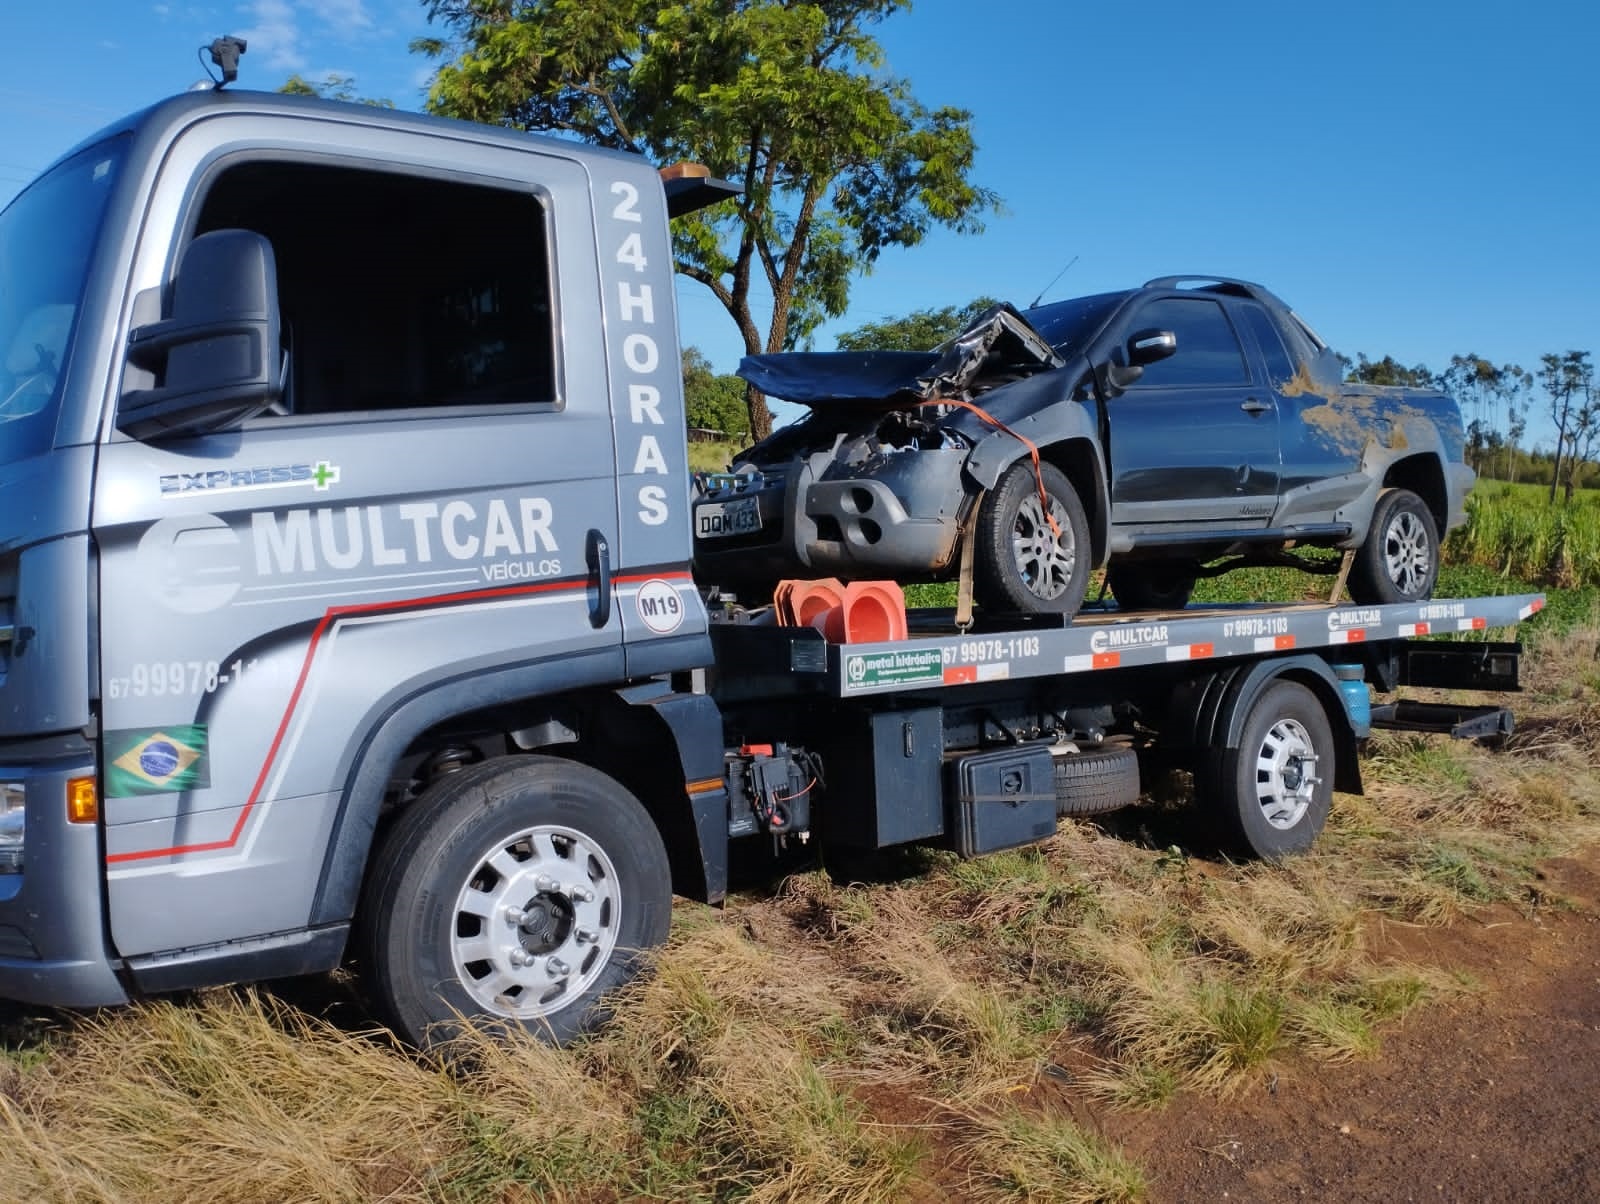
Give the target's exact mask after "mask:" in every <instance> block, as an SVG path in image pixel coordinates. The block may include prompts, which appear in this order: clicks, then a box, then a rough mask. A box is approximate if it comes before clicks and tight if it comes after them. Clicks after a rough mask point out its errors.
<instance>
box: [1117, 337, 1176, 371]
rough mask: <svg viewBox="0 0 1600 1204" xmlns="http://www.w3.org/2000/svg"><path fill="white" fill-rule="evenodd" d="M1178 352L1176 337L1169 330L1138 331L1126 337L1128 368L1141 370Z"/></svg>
mask: <svg viewBox="0 0 1600 1204" xmlns="http://www.w3.org/2000/svg"><path fill="white" fill-rule="evenodd" d="M1177 350H1178V336H1177V335H1175V334H1173V333H1172V331H1170V330H1139V331H1135V332H1134V333H1133V334H1131V335H1129V336H1128V366H1129V367H1131V368H1143V367H1144V366H1145V365H1146V364H1153V363H1155V362H1156V361H1158V360H1164V359H1166V358H1167V357H1169V356H1171V355H1172V354H1173V353H1175V352H1176V351H1177Z"/></svg>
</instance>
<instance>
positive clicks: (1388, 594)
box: [1350, 489, 1439, 606]
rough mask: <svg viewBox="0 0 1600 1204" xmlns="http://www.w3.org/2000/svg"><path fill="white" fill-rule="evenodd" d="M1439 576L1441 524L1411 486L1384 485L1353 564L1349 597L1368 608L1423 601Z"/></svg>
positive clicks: (1431, 595) (1431, 591)
mask: <svg viewBox="0 0 1600 1204" xmlns="http://www.w3.org/2000/svg"><path fill="white" fill-rule="evenodd" d="M1438 577H1439V528H1438V525H1437V524H1436V523H1435V522H1434V521H1433V512H1432V511H1431V510H1429V509H1428V503H1426V502H1424V501H1423V500H1422V499H1421V498H1420V497H1418V496H1417V495H1416V494H1414V493H1412V492H1411V490H1409V489H1385V490H1384V491H1383V492H1382V493H1380V494H1379V495H1378V504H1377V505H1376V506H1374V507H1373V508H1372V527H1371V528H1370V529H1369V530H1368V531H1367V538H1366V540H1365V541H1364V542H1363V543H1362V545H1361V547H1360V548H1358V549H1357V550H1356V555H1355V562H1354V563H1353V564H1352V565H1351V566H1350V597H1351V599H1352V600H1353V601H1355V602H1358V603H1361V604H1362V605H1364V606H1372V605H1385V604H1387V603H1390V602H1423V601H1426V600H1427V599H1429V598H1431V597H1433V584H1434V582H1435V581H1436V580H1437V579H1438Z"/></svg>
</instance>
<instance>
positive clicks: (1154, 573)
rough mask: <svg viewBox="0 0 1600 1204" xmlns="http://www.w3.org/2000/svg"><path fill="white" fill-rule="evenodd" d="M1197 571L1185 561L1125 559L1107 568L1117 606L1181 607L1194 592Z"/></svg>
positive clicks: (1127, 608)
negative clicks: (1126, 560) (1132, 560)
mask: <svg viewBox="0 0 1600 1204" xmlns="http://www.w3.org/2000/svg"><path fill="white" fill-rule="evenodd" d="M1194 581H1195V577H1194V572H1193V570H1192V569H1191V568H1190V567H1189V566H1188V565H1187V564H1184V563H1182V562H1168V561H1160V560H1155V561H1134V562H1132V563H1128V562H1125V561H1118V562H1114V563H1112V564H1111V565H1109V566H1108V567H1107V568H1106V584H1107V585H1109V586H1110V587H1111V596H1112V597H1114V598H1115V599H1116V600H1117V609H1118V610H1182V609H1183V608H1184V607H1185V606H1187V605H1189V598H1190V595H1192V594H1193V593H1194Z"/></svg>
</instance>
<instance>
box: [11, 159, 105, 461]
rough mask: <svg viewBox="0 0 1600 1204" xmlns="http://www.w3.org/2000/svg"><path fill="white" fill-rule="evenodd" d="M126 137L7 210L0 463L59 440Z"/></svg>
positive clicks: (52, 175) (49, 178)
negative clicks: (91, 270) (73, 356)
mask: <svg viewBox="0 0 1600 1204" xmlns="http://www.w3.org/2000/svg"><path fill="white" fill-rule="evenodd" d="M121 155H122V143H121V141H115V142H108V143H102V144H100V145H98V146H93V147H90V148H89V149H88V150H86V151H84V152H82V153H81V154H78V155H74V156H73V157H72V158H71V159H68V160H67V161H66V162H65V163H62V164H61V165H60V166H58V167H56V168H54V169H53V170H51V171H50V172H48V173H47V174H45V175H43V176H40V177H39V179H37V180H35V181H34V182H33V183H32V184H30V185H29V186H28V187H27V188H26V189H25V190H23V192H22V193H21V195H19V196H18V197H17V198H16V199H15V200H14V201H12V202H11V204H10V205H8V206H7V207H6V209H5V211H4V212H3V213H0V464H5V463H10V462H13V461H16V460H20V459H22V458H23V457H25V456H31V455H36V454H38V453H39V452H42V451H44V450H45V449H46V448H48V447H49V446H50V445H51V442H52V441H53V437H54V435H55V427H56V414H57V411H58V410H59V408H60V405H61V382H62V379H63V377H64V372H63V366H64V365H65V363H66V359H67V355H68V353H69V351H70V349H71V345H72V336H73V331H74V328H75V327H76V325H77V316H78V307H79V305H80V303H81V302H82V300H83V289H84V280H85V277H86V276H87V273H88V267H89V257H90V255H92V254H93V252H94V247H95V242H96V241H97V240H98V238H99V236H100V227H101V224H102V223H103V222H104V220H105V214H106V202H107V199H108V198H109V197H110V195H111V186H112V183H113V181H114V180H115V178H116V174H117V170H116V169H117V163H118V161H119V159H120V158H121Z"/></svg>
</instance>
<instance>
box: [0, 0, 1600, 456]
mask: <svg viewBox="0 0 1600 1204" xmlns="http://www.w3.org/2000/svg"><path fill="white" fill-rule="evenodd" d="M427 28H428V27H427V25H426V22H425V20H424V11H423V8H422V5H421V4H420V3H419V2H418V0H249V2H239V3H213V4H205V3H186V2H185V0H163V2H160V3H150V2H148V0H115V2H113V0H57V3H54V4H33V3H27V2H26V0H5V2H4V4H3V11H0V45H3V46H5V47H6V48H8V49H9V50H11V51H12V53H11V54H8V55H7V59H8V63H7V71H6V74H5V76H4V78H3V79H0V200H3V199H6V198H9V196H10V195H11V193H12V192H14V191H15V190H16V189H17V188H18V187H20V186H21V184H22V183H23V182H24V181H25V180H26V179H27V178H28V177H29V175H30V174H31V173H33V172H34V171H37V170H38V169H39V168H41V167H43V166H44V165H45V164H46V163H48V162H49V161H50V160H51V159H52V158H54V157H55V155H56V154H58V153H60V152H61V151H62V150H64V149H66V148H67V147H68V146H70V145H71V144H73V143H74V142H76V141H77V140H79V139H80V138H82V137H84V136H86V135H88V134H90V133H92V132H93V131H94V130H95V129H97V128H98V127H99V126H101V125H103V124H105V123H106V122H108V121H110V120H112V119H113V118H114V117H116V116H117V115H119V114H120V113H123V112H126V111H128V110H130V109H133V108H137V107H140V106H142V105H144V104H147V103H149V102H150V101H152V100H155V99H157V98H159V97H160V96H162V95H165V94H168V93H171V92H175V91H179V90H181V89H183V88H184V87H186V86H188V85H189V84H190V83H192V82H194V81H195V80H196V79H198V78H200V66H199V63H198V62H197V61H196V58H195V48H196V47H198V46H200V45H201V44H203V43H206V42H209V41H210V39H211V38H212V37H214V36H216V35H217V34H219V33H224V32H227V33H236V34H239V35H241V36H244V37H247V38H249V39H250V50H249V53H248V54H247V55H246V56H245V59H244V62H243V66H242V73H241V83H242V84H244V85H245V86H252V87H276V86H277V85H278V84H280V83H281V82H282V81H283V79H284V78H285V77H286V76H287V75H288V74H289V73H290V72H293V71H298V72H300V73H302V74H306V75H308V76H313V77H319V76H321V75H324V74H326V73H328V72H337V73H340V74H345V75H353V76H355V77H356V81H357V87H358V89H359V91H360V92H362V93H363V94H365V95H372V96H386V97H389V98H391V99H392V100H394V101H395V102H396V104H397V105H399V106H400V107H402V108H416V107H420V105H421V101H422V94H423V88H424V85H425V83H426V79H427V76H428V65H427V64H426V63H425V62H424V61H422V60H421V59H418V58H416V57H415V56H412V55H410V54H408V53H407V50H406V46H407V43H408V41H409V40H410V39H411V38H412V37H414V36H416V35H418V34H421V33H425V32H427ZM879 32H880V36H881V40H882V41H883V43H884V45H885V48H886V50H887V52H888V58H889V64H888V65H889V69H890V70H891V71H893V72H894V73H895V74H897V75H901V76H905V77H908V78H909V79H910V80H911V81H912V83H913V85H914V87H915V90H916V92H917V95H918V96H919V97H920V98H921V99H922V100H923V101H924V102H925V103H927V104H930V105H943V104H952V105H958V106H961V107H965V108H968V109H970V110H971V111H972V113H973V115H974V124H975V128H976V132H977V137H978V142H979V146H980V153H979V158H978V165H977V172H976V176H977V178H978V180H979V181H980V182H981V183H983V184H985V185H987V186H989V187H991V188H993V189H995V190H996V191H997V192H999V193H1000V195H1001V197H1002V198H1003V199H1004V202H1005V212H1004V213H1003V214H1002V215H999V216H996V217H994V218H992V219H991V220H990V221H989V224H988V230H987V231H986V232H985V233H984V234H983V235H981V236H979V237H975V238H959V237H955V236H953V235H944V234H936V235H935V236H934V237H932V238H930V239H929V240H928V242H926V243H925V244H924V245H923V246H921V247H919V248H917V249H915V250H913V251H907V252H895V253H890V254H887V255H885V256H884V257H883V259H882V260H881V261H880V262H879V264H878V266H877V268H876V270H875V271H874V272H873V274H872V275H871V276H868V277H866V278H864V279H862V280H861V281H859V282H858V283H857V284H856V286H855V289H854V292H853V294H852V303H851V309H850V313H849V314H848V315H847V317H846V318H845V319H843V320H842V321H840V322H837V323H834V324H832V325H831V326H829V327H827V328H825V329H824V331H823V332H822V334H821V335H820V336H819V337H818V339H817V344H816V345H817V346H818V347H819V348H830V347H831V346H832V341H831V338H830V337H829V333H830V332H831V331H837V330H842V329H848V328H850V327H852V326H855V325H858V324H859V323H861V322H865V321H870V320H875V319H881V318H883V317H887V316H890V315H894V314H899V313H904V312H906V311H908V310H910V309H915V308H920V307H924V306H931V305H943V304H956V303H963V302H965V301H968V300H970V299H971V298H972V297H974V296H976V295H979V294H991V295H994V296H998V297H1005V298H1008V299H1011V300H1013V301H1015V302H1017V303H1018V304H1026V303H1027V302H1028V301H1030V300H1032V298H1033V297H1034V296H1035V295H1036V294H1037V293H1038V292H1039V291H1040V290H1041V289H1042V288H1044V287H1045V286H1046V285H1047V284H1048V282H1049V281H1050V279H1051V277H1052V276H1054V275H1055V274H1056V273H1057V272H1058V271H1059V270H1060V268H1061V267H1062V266H1063V265H1064V264H1066V263H1067V261H1068V260H1070V259H1072V257H1073V256H1077V257H1078V259H1077V263H1076V264H1075V265H1074V266H1073V268H1072V269H1071V271H1069V272H1068V273H1067V275H1066V276H1065V277H1064V278H1063V279H1062V280H1061V281H1060V282H1059V283H1058V284H1056V285H1055V287H1054V288H1053V290H1052V291H1051V293H1050V294H1049V296H1050V297H1052V298H1060V297H1064V296H1071V295H1074V294H1082V293H1090V292H1097V291H1102V290H1106V289H1112V288H1120V287H1125V286H1127V285H1129V284H1134V283H1138V282H1141V281H1143V280H1145V279H1147V278H1149V277H1151V276H1156V275H1163V274H1168V273H1172V272H1208V271H1209V272H1215V273H1221V274H1226V275H1233V276H1242V277H1245V278H1247V279H1253V280H1259V281H1261V282H1262V283H1264V284H1266V285H1268V286H1269V287H1271V288H1272V289H1273V290H1274V291H1275V292H1277V293H1278V294H1279V295H1280V296H1283V297H1284V298H1285V299H1287V300H1288V301H1289V302H1290V303H1291V304H1293V305H1294V306H1295V307H1296V309H1298V310H1299V311H1300V312H1301V313H1302V314H1303V315H1304V316H1305V317H1306V318H1307V320H1308V321H1310V322H1311V324H1312V325H1313V326H1314V327H1316V328H1317V329H1318V330H1319V331H1320V332H1321V334H1322V335H1323V337H1324V338H1326V339H1328V341H1329V342H1331V343H1332V344H1333V345H1334V346H1335V347H1337V348H1338V349H1339V350H1341V351H1343V352H1345V353H1346V354H1348V355H1351V356H1354V355H1355V353H1356V352H1358V351H1359V352H1365V353H1366V354H1368V355H1369V356H1372V357H1374V358H1378V357H1381V356H1383V355H1385V354H1392V355H1394V356H1395V357H1396V358H1397V359H1400V360H1402V361H1404V362H1406V363H1415V362H1419V361H1420V362H1424V363H1426V364H1428V365H1429V366H1430V367H1433V368H1435V369H1439V368H1442V367H1443V366H1445V364H1446V363H1447V362H1448V360H1449V358H1450V356H1451V355H1452V354H1454V353H1465V352H1475V353H1477V354H1479V355H1483V356H1485V357H1487V358H1489V359H1492V360H1494V361H1495V362H1497V363H1498V362H1507V361H1515V362H1520V363H1521V364H1523V365H1524V366H1525V367H1529V368H1533V367H1535V366H1536V365H1537V362H1538V359H1539V355H1540V353H1542V352H1545V351H1565V350H1567V349H1569V348H1587V349H1591V350H1594V351H1596V352H1597V354H1600V283H1597V282H1600V66H1597V60H1596V57H1595V55H1596V47H1597V46H1600V9H1596V8H1594V7H1593V6H1591V5H1589V4H1587V3H1583V2H1581V0H1525V2H1523V3H1519V4H1509V5H1508V4H1490V3H1483V2H1481V0H1460V2H1457V3H1453V4H1449V5H1445V4H1442V3H1435V4H1415V3H1412V4H1406V3H1403V2H1402V0H1390V2H1389V3H1369V2H1367V0H1353V2H1349V3H1341V4H1337V5H1330V4H1315V3H1312V4H1301V5H1285V4H1281V3H1277V4H1268V3H1259V2H1253V0H1252V2H1249V3H1245V2H1239V3H1232V2H1229V0H1213V2H1212V3H1204V4H1202V3H1193V2H1190V3H1183V2H1177V0H1171V2H1169V0H1144V2H1141V3H1138V4H1107V3H1101V4H1079V3H1071V2H1069V0H1059V2H1052V0H989V2H988V3H973V2H972V0H917V2H916V4H915V6H914V8H913V10H912V11H911V12H910V13H908V14H903V15H901V16H897V17H895V18H893V19H891V20H890V21H888V22H887V23H885V24H884V25H883V26H882V27H881V28H880V31H879ZM19 49H20V51H21V52H20V53H18V50H19ZM679 293H680V296H681V297H682V299H683V304H682V306H681V309H682V315H683V316H682V325H683V335H684V340H685V341H686V342H690V343H694V344H697V345H698V346H700V347H701V348H702V349H704V350H705V351H706V352H707V353H708V354H709V355H710V356H711V358H712V360H713V362H714V363H715V364H716V365H717V366H718V367H719V368H721V369H723V370H731V369H732V367H733V366H734V365H735V363H736V362H737V359H738V356H739V354H740V347H739V344H738V341H737V338H736V337H735V333H734V330H733V326H732V323H731V320H729V319H728V318H727V317H726V316H725V315H724V314H723V311H722V309H721V307H720V306H719V305H718V304H717V303H716V302H715V301H714V300H713V299H712V298H711V297H710V295H709V294H708V293H706V292H705V290H704V289H702V288H700V287H699V286H698V285H695V284H693V283H690V282H682V283H681V284H680V288H679ZM1540 408H1542V407H1540ZM1548 428H1549V423H1548V421H1544V420H1542V419H1541V416H1540V415H1539V414H1538V413H1536V414H1535V416H1534V425H1533V426H1532V427H1531V433H1533V434H1535V435H1541V434H1542V435H1544V436H1545V437H1546V439H1548V435H1549V430H1548Z"/></svg>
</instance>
